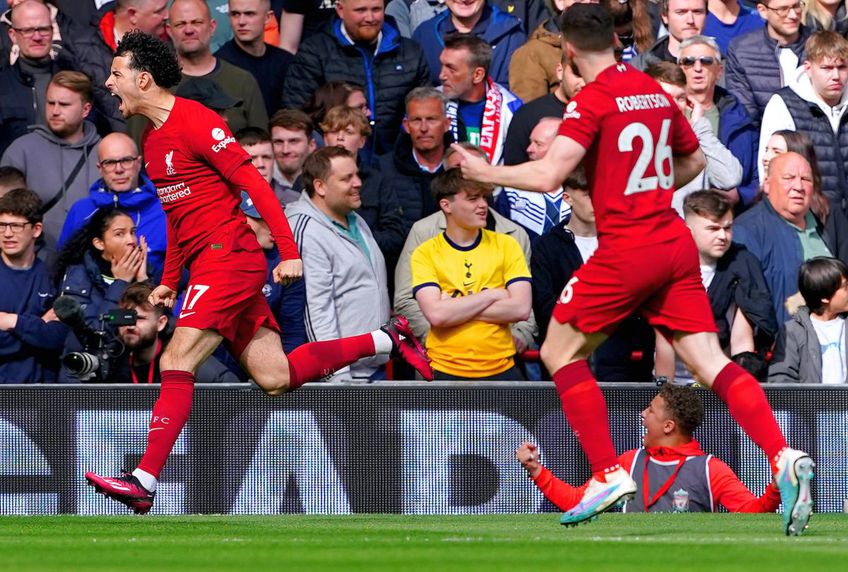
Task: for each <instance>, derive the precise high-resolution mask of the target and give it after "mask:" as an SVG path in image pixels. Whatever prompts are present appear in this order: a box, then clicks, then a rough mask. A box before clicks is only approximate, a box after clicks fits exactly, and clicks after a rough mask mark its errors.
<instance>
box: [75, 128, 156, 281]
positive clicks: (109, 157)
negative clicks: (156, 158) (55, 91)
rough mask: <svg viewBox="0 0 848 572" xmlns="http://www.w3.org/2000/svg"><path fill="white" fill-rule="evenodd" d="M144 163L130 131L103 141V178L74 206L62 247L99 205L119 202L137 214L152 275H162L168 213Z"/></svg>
mask: <svg viewBox="0 0 848 572" xmlns="http://www.w3.org/2000/svg"><path fill="white" fill-rule="evenodd" d="M141 165H142V158H141V155H140V154H139V152H138V147H137V146H136V144H135V142H133V140H132V139H130V138H129V137H128V136H127V135H124V134H123V133H112V134H110V135H107V136H106V137H104V138H103V139H102V140H101V141H100V147H99V149H98V152H97V168H98V170H99V171H100V178H99V179H98V180H97V181H96V182H95V183H94V184H93V185H92V186H91V189H90V190H89V195H88V197H86V198H84V199H80V200H78V201H77V202H76V203H74V204H73V206H71V210H70V212H69V213H68V217H67V219H66V220H65V225H64V226H63V227H62V234H61V235H60V236H59V248H61V247H62V245H63V244H64V243H65V242H67V241H68V239H70V238H71V236H73V234H74V233H75V232H76V231H77V230H79V229H80V228H82V227H83V226H84V225H85V223H86V222H87V221H88V219H89V218H90V217H91V215H92V214H94V213H95V212H96V211H97V210H98V209H101V208H109V207H113V206H117V207H118V208H120V209H123V210H124V211H126V212H127V214H129V215H130V216H131V217H132V218H133V220H134V221H135V223H136V226H137V229H138V230H137V232H138V234H139V235H140V236H144V237H145V238H147V245H148V252H147V261H148V264H149V265H150V267H151V268H150V271H151V272H153V274H152V276H157V277H158V275H159V274H160V273H161V271H162V268H163V264H164V261H165V241H166V232H165V213H164V212H163V211H162V205H161V204H160V203H159V197H158V195H157V194H156V188H155V187H154V186H153V183H152V182H151V181H150V179H149V178H148V177H147V175H146V174H144V173H142V172H141Z"/></svg>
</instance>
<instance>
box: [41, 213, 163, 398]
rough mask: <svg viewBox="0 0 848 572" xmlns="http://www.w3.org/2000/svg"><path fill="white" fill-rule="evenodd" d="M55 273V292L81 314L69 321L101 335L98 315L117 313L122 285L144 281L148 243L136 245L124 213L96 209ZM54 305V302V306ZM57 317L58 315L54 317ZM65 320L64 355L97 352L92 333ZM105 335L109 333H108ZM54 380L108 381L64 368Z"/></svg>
mask: <svg viewBox="0 0 848 572" xmlns="http://www.w3.org/2000/svg"><path fill="white" fill-rule="evenodd" d="M56 273H57V275H58V276H62V277H63V278H62V282H61V288H60V291H61V294H62V297H66V296H67V297H70V298H73V299H74V300H76V301H77V302H78V303H79V305H80V309H81V310H82V315H81V318H82V319H81V320H74V321H78V322H83V321H84V326H85V327H87V328H88V329H89V330H91V331H102V330H104V329H105V328H104V323H103V321H101V316H102V315H104V314H106V313H107V312H108V311H110V310H115V309H118V307H119V306H118V304H119V300H120V298H121V295H122V294H123V293H124V290H126V289H127V286H129V285H130V284H132V283H134V282H140V281H143V280H147V278H148V274H147V241H146V240H145V238H144V237H143V236H142V237H141V240H140V241H137V240H136V227H135V223H134V222H133V220H132V218H131V217H130V216H129V215H128V214H127V213H125V212H124V211H122V210H120V209H101V210H98V211H97V212H95V213H94V214H93V215H92V217H91V218H90V219H89V221H88V223H87V224H86V225H85V226H84V227H83V228H81V229H80V230H79V231H77V232H76V233H75V234H74V235H73V236H72V237H71V239H70V240H69V241H68V242H67V243H66V244H65V246H64V247H63V248H62V250H61V251H60V253H59V260H58V262H57V271H56ZM60 300H61V299H60ZM59 303H60V302H59V301H57V305H58V304H59ZM63 305H64V304H63ZM57 314H59V312H58V311H57ZM68 314H70V316H71V317H74V318H77V317H79V316H78V315H77V313H74V308H70V309H69V312H68ZM59 317H60V318H61V317H62V315H61V314H59ZM65 321H66V323H68V324H69V325H71V329H72V330H73V332H72V334H71V335H69V336H68V339H67V341H66V342H65V354H68V353H71V352H79V351H81V350H82V351H85V352H86V353H92V354H93V353H96V351H97V349H98V348H96V347H91V346H92V345H95V343H96V341H97V340H95V339H93V338H94V337H95V336H92V335H91V332H89V334H84V333H83V332H82V330H83V327H82V324H81V323H78V324H77V326H76V327H74V324H72V323H70V322H69V321H68V320H67V319H65ZM106 332H107V333H110V332H109V331H108V330H106ZM112 333H113V332H112ZM81 338H83V339H81ZM98 377H100V376H98ZM59 381H60V382H61V383H74V382H78V381H109V380H108V379H87V378H84V377H83V376H78V375H75V374H74V373H72V372H71V371H70V370H69V369H68V368H67V367H66V366H63V367H62V370H61V372H60V374H59Z"/></svg>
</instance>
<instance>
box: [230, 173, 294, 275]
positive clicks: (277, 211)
mask: <svg viewBox="0 0 848 572" xmlns="http://www.w3.org/2000/svg"><path fill="white" fill-rule="evenodd" d="M229 182H230V184H231V185H232V186H234V187H235V188H237V189H244V190H246V191H247V194H248V195H250V198H251V199H252V200H253V205H254V206H255V207H256V210H257V211H259V214H260V215H262V219H263V220H264V221H265V222H267V223H268V228H269V229H271V236H273V237H274V244H276V245H277V250H279V252H280V258H281V259H282V260H283V261H284V262H285V261H288V260H292V259H299V258H300V253H299V252H298V251H297V245H296V244H295V242H294V236H293V235H292V231H291V227H290V226H289V221H288V219H287V218H286V215H285V213H283V207H282V205H280V202H279V201H278V200H277V197H276V196H274V191H272V190H271V187H270V186H269V185H268V182H267V181H265V179H263V178H262V175H260V174H259V171H257V170H256V168H255V167H254V166H253V165H252V164H251V163H250V162H249V161H245V162H244V163H242V165H241V166H240V167H239V168H238V169H236V170H235V172H234V173H233V174H232V175H230V179H229ZM290 266H291V265H290ZM302 273H303V270H302V267H301V271H300V274H298V275H297V276H294V275H291V276H288V278H292V279H297V278H300V275H301V274H302ZM275 277H276V273H275Z"/></svg>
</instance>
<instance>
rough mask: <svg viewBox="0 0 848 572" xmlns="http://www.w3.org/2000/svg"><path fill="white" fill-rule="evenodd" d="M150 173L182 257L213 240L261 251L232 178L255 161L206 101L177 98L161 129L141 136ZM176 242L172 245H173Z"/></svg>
mask: <svg viewBox="0 0 848 572" xmlns="http://www.w3.org/2000/svg"><path fill="white" fill-rule="evenodd" d="M142 147H143V149H144V162H145V168H146V169H147V174H148V175H149V176H150V179H151V180H152V181H153V184H154V185H155V186H156V192H157V193H158V194H159V200H160V202H161V203H162V208H163V209H164V211H165V214H166V216H167V218H168V226H169V229H170V230H171V232H173V234H169V237H168V241H169V243H170V241H171V240H174V241H175V242H176V246H177V247H178V248H179V250H180V254H181V255H182V256H181V258H182V260H184V261H190V260H191V259H193V258H194V257H195V256H196V255H197V254H198V252H199V251H200V250H201V249H203V248H204V247H206V246H208V245H210V244H221V248H226V249H228V250H229V249H238V248H245V247H246V248H247V249H250V250H256V249H257V248H258V242H257V241H256V235H255V234H254V233H253V231H252V230H251V228H250V227H249V226H248V225H247V222H246V221H245V217H244V214H243V213H242V212H241V209H240V208H239V206H240V204H241V196H240V193H239V191H238V190H237V189H233V188H231V187H230V186H229V185H228V184H227V179H228V178H229V177H230V176H232V175H233V173H234V172H235V171H236V169H238V168H239V167H241V166H242V165H243V164H244V163H245V162H249V161H250V156H249V155H248V154H247V153H246V152H245V151H244V150H243V149H242V148H241V146H240V145H238V143H236V139H235V137H233V135H232V133H230V130H229V128H228V127H227V124H226V123H225V122H224V120H223V119H221V117H220V116H218V115H217V114H216V113H215V112H213V111H211V110H209V109H207V108H206V107H204V106H203V105H201V104H199V103H197V102H194V101H191V100H187V99H182V98H179V97H178V98H176V101H175V103H174V107H173V109H172V110H171V114H170V115H169V116H168V119H167V121H165V123H164V124H162V126H161V127H160V128H159V129H153V127H152V126H148V128H147V130H145V132H144V135H143V136H142ZM171 248H172V245H170V244H169V250H170V249H171Z"/></svg>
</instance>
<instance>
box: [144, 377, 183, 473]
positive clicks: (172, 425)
mask: <svg viewBox="0 0 848 572" xmlns="http://www.w3.org/2000/svg"><path fill="white" fill-rule="evenodd" d="M193 393H194V375H192V374H191V373H190V372H188V371H179V370H167V371H163V372H162V389H161V390H160V391H159V399H157V400H156V405H154V406H153V416H152V417H151V418H150V428H149V429H148V431H147V449H146V450H145V451H144V456H143V457H142V458H141V462H140V463H139V464H138V468H139V469H141V470H142V471H145V472H147V473H150V474H151V475H153V476H154V477H156V478H157V479H158V478H159V473H161V472H162V467H164V466H165V461H166V460H167V459H168V455H170V454H171V449H173V448H174V443H176V441H177V437H179V436H180V432H181V431H182V430H183V426H184V425H185V424H186V421H188V415H189V412H191V398H192V394H193Z"/></svg>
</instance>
